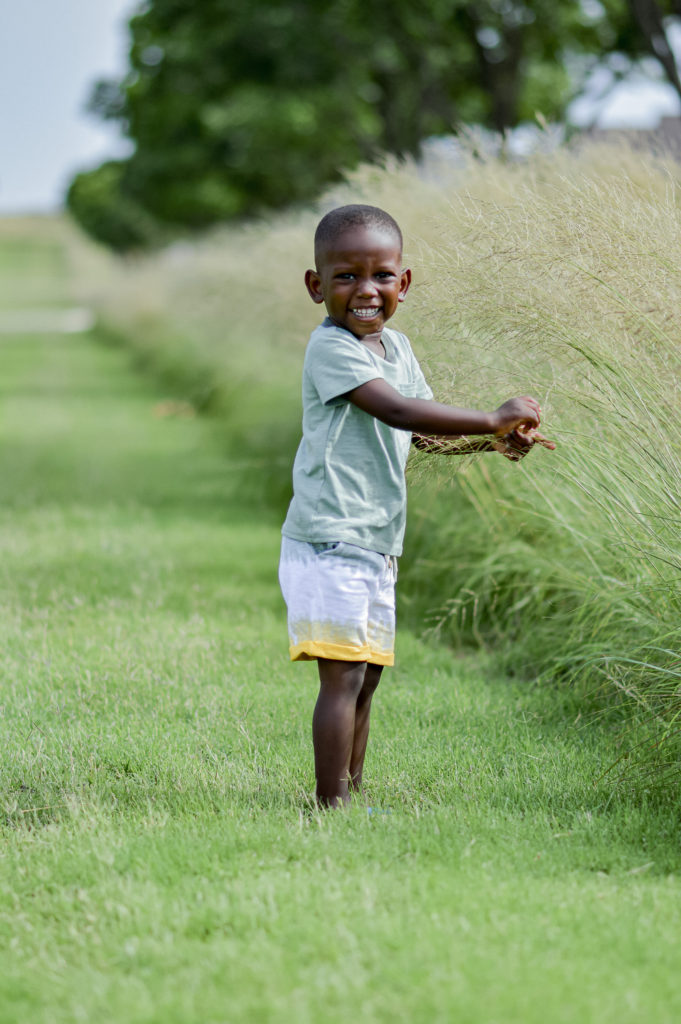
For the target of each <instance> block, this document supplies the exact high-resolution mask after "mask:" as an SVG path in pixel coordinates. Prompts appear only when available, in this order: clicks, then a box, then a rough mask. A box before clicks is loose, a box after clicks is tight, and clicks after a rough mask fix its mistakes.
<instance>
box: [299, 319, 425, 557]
mask: <svg viewBox="0 0 681 1024" xmlns="http://www.w3.org/2000/svg"><path fill="white" fill-rule="evenodd" d="M382 340H383V344H384V346H385V352H386V358H385V359H382V358H381V357H380V356H379V355H377V354H376V353H375V352H372V350H371V349H369V348H367V346H366V345H365V344H363V343H362V342H361V341H359V339H357V338H356V337H355V336H354V334H351V333H350V331H346V330H344V329H343V328H342V327H338V326H336V324H334V323H333V321H331V320H329V319H328V318H327V319H326V320H325V321H324V323H323V324H322V325H321V326H320V327H318V328H317V329H316V330H315V331H313V332H312V335H311V337H310V341H309V342H308V346H307V349H306V351H305V362H304V364H303V438H302V441H301V442H300V446H299V448H298V453H297V455H296V459H295V462H294V465H293V500H292V502H291V505H290V507H289V510H288V515H287V517H286V521H285V522H284V525H283V527H282V533H284V534H285V535H286V536H287V537H292V538H293V539H294V540H302V541H308V542H309V543H320V542H323V541H347V542H348V543H350V544H356V545H357V546H358V547H361V548H367V549H369V550H370V551H380V552H381V553H382V554H386V555H400V554H401V553H402V541H403V538H404V527H405V522H406V505H407V489H406V481H405V478H404V469H405V465H406V462H407V457H408V455H409V447H410V444H411V432H410V431H409V430H396V429H395V428H394V427H389V426H387V425H386V424H385V423H381V421H380V420H377V419H376V418H375V417H374V416H371V415H370V414H369V413H366V412H363V411H362V410H361V409H358V408H357V406H355V405H353V404H352V402H349V401H348V400H347V399H346V398H344V397H343V395H346V394H347V393H348V391H352V390H353V388H356V387H359V386H360V384H366V383H367V381H370V380H375V379H376V378H377V377H382V378H383V379H384V380H386V381H387V382H388V384H391V385H392V387H394V388H395V389H396V390H397V391H399V392H400V393H401V394H402V395H405V396H406V397H409V398H432V397H433V393H432V391H431V390H430V388H429V387H428V385H427V383H426V380H425V378H424V376H423V373H422V372H421V368H420V367H419V364H418V362H417V361H416V357H415V356H414V353H413V352H412V350H411V345H410V344H409V341H408V339H407V338H406V337H405V335H404V334H400V333H399V332H398V331H393V330H391V329H390V328H387V327H386V328H384V329H383V334H382Z"/></svg>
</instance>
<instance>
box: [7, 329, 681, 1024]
mask: <svg viewBox="0 0 681 1024" xmlns="http://www.w3.org/2000/svg"><path fill="white" fill-rule="evenodd" d="M0 360H1V364H2V368H3V373H2V377H1V378H0V491H1V494H0V650H1V651H2V659H1V661H0V681H1V687H0V730H1V732H0V743H1V750H0V772H1V783H0V785H1V789H0V821H1V822H2V839H1V842H2V846H1V856H0V948H1V949H2V970H1V971H0V1021H1V1022H2V1024H5V1022H14V1021H16V1022H19V1021H21V1022H22V1024H23V1022H26V1021H31V1022H32V1024H67V1022H68V1024H70V1022H74V1021H76V1022H78V1021H86V1022H89V1021H97V1022H102V1024H106V1022H116V1024H124V1022H125V1024H127V1022H131V1024H132V1022H140V1024H141V1022H144V1024H148V1022H152V1021H153V1022H159V1024H161V1022H162V1024H173V1022H177V1024H189V1022H192V1024H193V1022H196V1024H213V1022H215V1024H218V1022H232V1021H249V1022H251V1021H263V1022H266V1021H267V1022H269V1021H272V1022H274V1021H276V1022H277V1024H279V1022H288V1021H291V1022H294V1021H295V1022H311V1024H312V1022H314V1024H317V1022H323V1024H326V1022H334V1024H335V1022H341V1021H343V1022H346V1021H348V1020H352V1019H358V1020H361V1021H363V1022H364V1021H367V1022H379V1021H381V1022H389V1021H390V1022H392V1021H405V1022H407V1021H408V1022H421V1021H423V1022H433V1021H438V1022H439V1021H443V1022H445V1021H446V1022H449V1021H457V1022H464V1024H465V1022H471V1024H482V1022H490V1024H491V1022H518V1024H534V1022H537V1024H545V1022H547V1021H548V1022H580V1024H581V1022H585V1021H593V1022H598V1024H601V1022H609V1021H612V1022H639V1021H649V1020H650V1021H655V1022H656V1024H657V1022H665V1021H669V1022H672V1021H678V1020H679V1018H680V1017H681V990H680V988H679V985H678V977H679V971H680V970H681V949H680V944H679V936H680V935H681V884H680V882H679V869H680V866H681V847H680V842H681V828H680V824H681V822H680V814H679V807H678V797H677V794H676V793H675V792H672V791H668V790H667V791H666V790H664V789H663V788H662V787H661V786H660V785H659V784H657V783H655V782H654V780H653V781H651V782H650V784H649V785H648V787H647V788H646V786H645V785H644V783H643V782H641V780H638V781H637V782H636V783H635V784H634V783H630V784H629V785H628V786H627V787H626V788H625V787H620V788H617V787H615V785H614V780H613V778H612V777H611V775H608V774H606V775H605V776H604V774H603V773H604V772H605V770H606V769H607V767H608V766H609V765H610V764H611V763H612V762H613V761H614V760H615V759H616V758H617V757H618V754H619V749H620V748H619V746H618V736H619V731H618V729H616V728H614V727H612V726H611V725H609V724H608V720H607V719H592V720H589V719H587V720H585V718H584V716H582V717H580V715H579V711H578V706H577V703H576V700H575V698H574V697H573V696H572V695H571V694H569V693H567V694H565V693H560V692H557V691H553V690H551V691H547V690H542V689H539V688H537V687H536V686H534V685H533V684H532V682H531V681H527V682H524V683H523V682H519V681H518V680H515V681H510V680H508V679H505V678H502V677H500V675H499V673H498V671H497V670H495V667H494V660H493V659H492V658H491V657H485V656H482V655H470V656H466V655H459V654H457V653H456V652H452V651H451V650H448V649H447V648H444V647H441V648H433V647H429V646H428V645H426V644H425V643H424V642H423V641H421V640H419V639H418V637H416V636H414V635H411V634H409V633H403V634H402V635H401V636H400V637H399V646H398V664H397V667H396V668H395V669H394V670H392V671H389V672H387V673H386V675H385V682H384V683H383V684H382V685H381V688H380V690H379V692H378V695H377V698H376V704H375V719H374V729H373V734H372V739H371V742H370V751H369V754H368V758H367V775H368V802H369V804H370V805H371V806H372V808H374V809H377V810H378V811H380V812H381V813H377V812H376V813H371V814H369V813H368V811H367V807H366V806H365V805H363V804H361V803H358V804H357V805H356V806H354V807H352V808H351V809H350V810H349V811H348V812H337V813H326V814H319V813H317V812H316V811H315V809H314V807H313V806H312V803H311V800H310V794H311V792H312V790H313V785H314V780H313V773H312V754H311V742H310V736H309V733H310V717H311V711H312V705H313V702H314V699H315V694H316V685H315V669H314V666H313V665H309V664H308V665H291V664H289V663H288V662H287V656H286V633H285V615H284V608H283V603H282V601H281V598H280V596H279V593H278V589H277V584H276V562H277V553H278V530H279V523H278V519H277V516H275V515H274V514H273V513H272V511H271V510H269V509H268V508H267V507H261V506H259V505H258V503H257V502H256V501H255V500H254V499H253V493H255V491H257V488H256V489H255V491H254V488H253V487H252V480H250V479H249V478H250V477H252V475H253V474H257V473H263V472H266V469H264V468H263V463H262V460H261V461H260V462H259V463H254V464H253V465H251V466H244V465H243V464H241V463H237V462H234V461H230V459H229V458H227V457H226V456H225V455H224V453H223V450H222V449H221V446H220V444H219V443H218V441H217V439H216V436H215V433H214V431H213V429H212V427H211V424H210V422H205V421H202V420H199V419H186V418H182V417H173V416H170V417H168V416H159V415H157V414H158V412H159V409H158V402H159V401H160V400H162V399H164V398H165V397H166V396H164V395H162V394H159V393H157V392H154V391H153V390H152V389H151V387H150V385H148V384H147V383H146V382H144V381H141V380H140V379H139V378H138V377H136V376H134V375H133V374H132V372H131V371H130V370H129V368H128V366H127V364H126V357H125V356H124V355H123V354H121V353H120V352H117V351H115V350H111V349H107V348H106V347H104V346H102V345H99V344H98V342H97V339H96V337H89V336H77V337H75V336H71V337H58V336H44V337H20V338H19V337H17V338H11V337H3V338H0ZM244 494H247V495H248V497H247V498H245V497H244Z"/></svg>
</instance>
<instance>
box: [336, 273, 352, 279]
mask: <svg viewBox="0 0 681 1024" xmlns="http://www.w3.org/2000/svg"><path fill="white" fill-rule="evenodd" d="M354 276H355V275H354V274H351V273H350V272H349V271H348V272H346V273H344V274H336V277H337V278H338V279H339V280H340V281H350V280H351V279H352V278H353V277H354Z"/></svg>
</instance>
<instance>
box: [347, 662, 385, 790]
mask: <svg viewBox="0 0 681 1024" xmlns="http://www.w3.org/2000/svg"><path fill="white" fill-rule="evenodd" d="M382 671H383V666H382V665H373V664H371V663H369V664H368V665H367V668H366V672H365V673H364V683H363V684H362V689H361V690H360V691H359V696H358V697H357V705H356V710H355V734H354V737H353V741H352V753H351V754H350V787H351V788H352V789H354V790H360V789H361V788H362V772H363V770H364V755H365V754H366V750H367V740H368V739H369V718H370V715H371V698H372V697H373V695H374V692H375V690H376V687H377V686H378V684H379V682H380V680H381V672H382Z"/></svg>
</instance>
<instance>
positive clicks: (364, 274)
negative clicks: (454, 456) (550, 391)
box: [279, 205, 550, 807]
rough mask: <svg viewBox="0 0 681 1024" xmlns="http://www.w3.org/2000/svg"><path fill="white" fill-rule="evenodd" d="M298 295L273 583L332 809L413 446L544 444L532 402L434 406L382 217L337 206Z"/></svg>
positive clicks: (388, 575) (391, 581) (371, 654)
mask: <svg viewBox="0 0 681 1024" xmlns="http://www.w3.org/2000/svg"><path fill="white" fill-rule="evenodd" d="M305 283H306V285H307V290H308V292H309V294H310V297H311V298H312V300H313V302H315V303H318V304H320V305H321V304H323V305H325V307H326V312H327V317H326V319H325V320H324V321H323V323H322V324H321V326H319V327H318V328H317V329H316V330H315V331H313V333H312V335H311V337H310V340H309V342H308V346H307V349H306V352H305V361H304V365H303V437H302V440H301V443H300V447H299V448H298V452H297V455H296V459H295V463H294V467H293V491H294V494H293V500H292V501H291V505H290V507H289V511H288V515H287V517H286V521H285V522H284V525H283V527H282V534H283V537H282V551H281V562H280V567H279V578H280V582H281V587H282V592H283V594H284V598H285V601H286V604H287V607H288V627H289V639H290V647H289V650H290V656H291V659H292V660H294V661H298V660H309V659H316V660H317V663H318V671H319V681H320V689H319V696H318V699H317V703H316V705H315V710H314V715H313V720H312V737H313V746H314V756H315V775H316V780H317V786H316V795H317V800H318V802H319V803H320V804H321V805H322V806H331V807H336V806H339V805H342V804H345V803H347V802H348V801H349V799H350V792H351V790H358V789H360V788H361V785H362V773H363V767H364V756H365V752H366V746H367V739H368V735H369V719H370V712H371V701H372V697H373V694H374V691H375V690H376V687H377V686H378V683H379V680H380V678H381V673H382V671H383V668H384V666H386V665H392V664H393V661H394V655H393V645H394V632H395V579H396V575H397V556H399V555H400V554H401V553H402V540H403V537H404V529H405V520H406V482H405V475H404V470H405V465H406V462H407V457H408V454H409V448H410V445H411V443H412V440H413V439H416V440H417V442H418V443H419V444H420V445H421V446H422V447H426V448H427V447H428V444H429V441H428V436H429V435H430V436H433V435H434V436H435V437H438V438H439V437H446V438H464V437H465V435H476V436H479V437H480V438H481V439H482V438H485V440H481V442H480V441H479V442H473V444H472V446H471V445H468V449H467V450H492V449H493V448H498V447H499V442H498V441H495V438H496V439H500V438H505V437H509V436H510V437H511V438H512V439H513V447H512V450H510V451H506V450H504V451H503V453H504V454H510V457H520V456H522V455H523V454H524V453H525V452H526V451H528V450H529V448H530V447H531V446H532V445H533V444H534V443H535V442H537V441H539V442H540V443H546V444H547V446H550V442H545V439H544V438H541V436H540V435H539V434H537V433H536V428H537V427H538V425H539V413H540V410H539V405H538V404H537V402H536V401H535V399H533V398H527V397H525V398H513V399H510V400H509V401H507V402H505V403H504V404H503V405H501V406H500V407H499V408H498V409H496V410H495V411H494V412H481V411H477V410H474V409H458V408H455V407H453V406H448V405H442V404H440V403H438V402H434V401H433V400H432V397H433V396H432V392H431V390H430V388H429V387H428V385H427V383H426V380H425V378H424V376H423V373H422V372H421V369H420V367H419V365H418V362H417V361H416V358H415V356H414V354H413V352H412V350H411V346H410V344H409V341H408V339H407V338H406V337H405V335H403V334H400V333H399V332H397V331H395V330H392V329H390V328H388V327H386V323H387V321H388V320H389V319H390V318H391V317H392V316H393V314H394V313H395V311H396V309H397V307H398V305H399V303H400V302H403V301H404V299H405V297H406V295H407V292H408V290H409V285H410V283H411V271H410V270H408V269H405V268H403V266H402V234H401V231H400V228H399V227H398V225H397V223H396V222H395V220H394V219H393V218H392V217H391V216H390V215H389V214H388V213H386V212H385V211H384V210H380V209H379V208H377V207H373V206H363V205H353V206H343V207H339V208H338V209H336V210H332V211H331V212H330V213H328V214H327V215H326V216H325V217H323V218H322V220H321V221H320V223H319V225H318V227H317V231H316V233H315V269H314V270H308V271H307V272H306V274H305ZM501 447H502V450H503V449H504V448H505V447H506V442H503V444H502V446H501ZM460 450H463V449H460Z"/></svg>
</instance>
